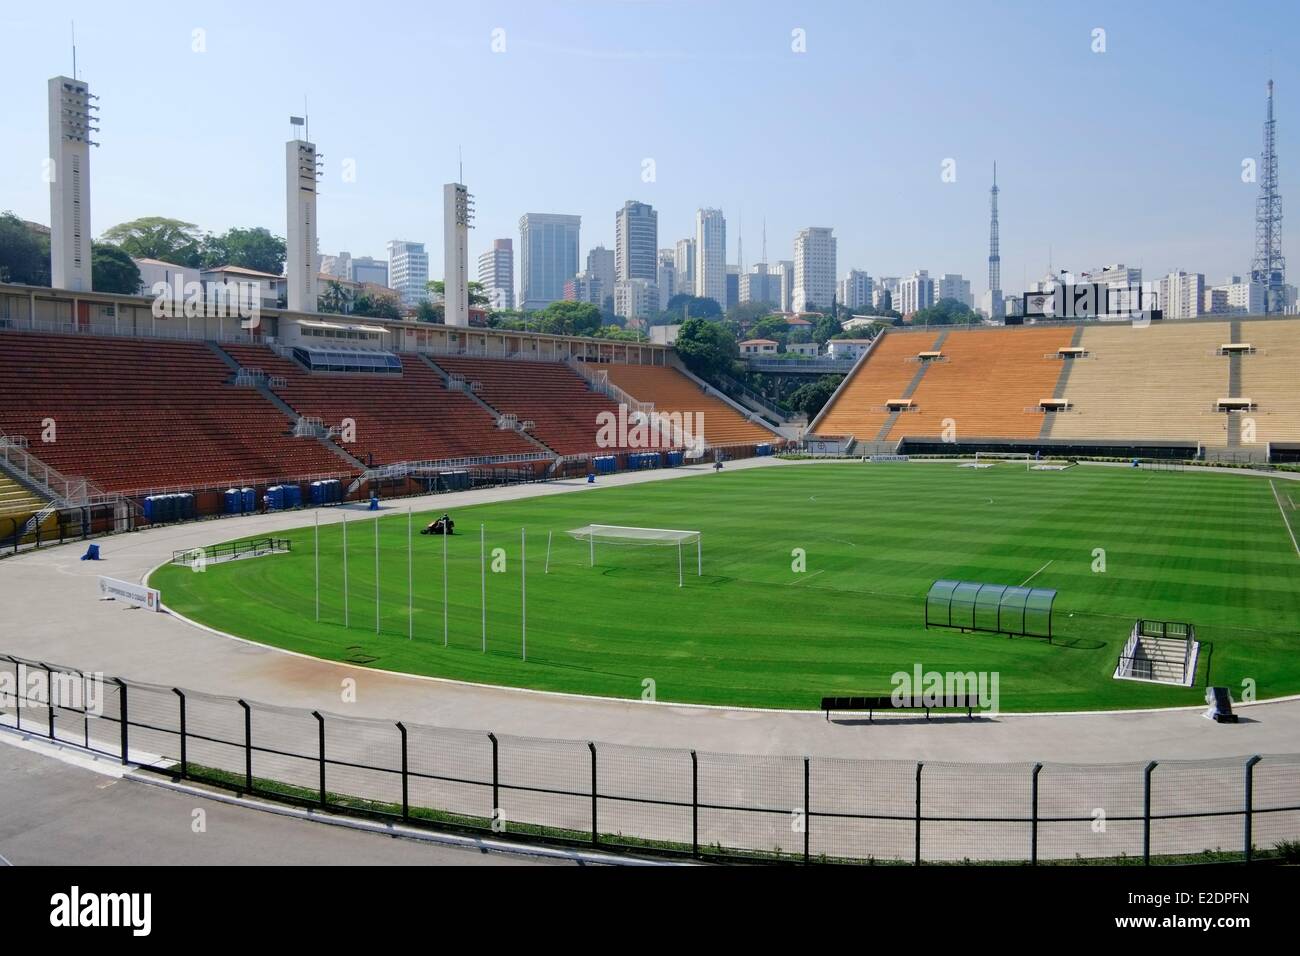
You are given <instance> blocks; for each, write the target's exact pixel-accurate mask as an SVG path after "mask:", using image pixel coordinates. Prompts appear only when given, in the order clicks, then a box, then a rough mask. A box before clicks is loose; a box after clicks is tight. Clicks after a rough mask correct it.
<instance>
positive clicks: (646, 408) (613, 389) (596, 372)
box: [564, 357, 655, 415]
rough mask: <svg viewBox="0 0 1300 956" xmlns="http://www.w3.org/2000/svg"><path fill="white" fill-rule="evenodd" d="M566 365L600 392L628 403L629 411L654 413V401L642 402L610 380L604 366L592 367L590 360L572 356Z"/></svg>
mask: <svg viewBox="0 0 1300 956" xmlns="http://www.w3.org/2000/svg"><path fill="white" fill-rule="evenodd" d="M564 364H565V365H567V366H569V368H571V369H573V371H575V372H577V373H578V374H579V375H581V376H582V377H583V378H584V379H586V381H587V382H588V384H590V385H591V387H592V388H594V389H595V390H596V391H598V392H600V393H601V394H602V395H604V396H605V397H606V398H608V399H610V400H611V401H614V402H617V403H619V404H620V405H626V406H627V408H628V411H633V412H644V413H645V414H646V415H653V414H654V411H655V405H654V402H642V401H640V400H638V399H635V398H633V397H632V396H631V395H629V394H628V393H627V392H625V391H623V390H622V389H621V388H619V387H618V386H617V385H615V384H614V383H613V382H611V381H610V380H609V370H608V369H603V368H599V367H597V368H592V367H591V363H589V362H579V361H578V360H577V359H574V358H572V357H570V358H568V359H566V360H565V362H564Z"/></svg>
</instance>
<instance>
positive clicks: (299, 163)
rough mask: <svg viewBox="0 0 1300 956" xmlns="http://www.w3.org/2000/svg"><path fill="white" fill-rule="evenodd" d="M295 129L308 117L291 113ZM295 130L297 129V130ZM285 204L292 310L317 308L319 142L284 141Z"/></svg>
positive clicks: (287, 270) (290, 119) (296, 138)
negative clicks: (317, 150)
mask: <svg viewBox="0 0 1300 956" xmlns="http://www.w3.org/2000/svg"><path fill="white" fill-rule="evenodd" d="M289 122H290V123H291V124H292V125H293V126H294V127H295V128H296V127H299V126H303V127H305V126H306V117H302V116H291V117H289ZM295 131H296V130H295ZM284 159H285V205H286V207H287V208H286V215H287V217H288V231H287V233H286V236H287V238H286V243H285V245H286V250H285V253H286V254H285V260H286V261H285V272H286V273H287V283H288V296H287V302H286V305H287V306H288V309H289V311H290V312H315V311H317V303H316V295H317V288H316V286H317V278H316V277H317V274H318V273H319V272H320V263H319V258H320V252H319V250H318V249H317V240H316V183H317V181H318V180H319V179H320V174H321V155H320V154H319V153H317V152H316V144H315V143H312V142H310V141H309V140H307V139H299V138H298V137H297V136H296V135H295V136H294V138H293V139H291V140H289V141H288V142H287V143H285V144H284Z"/></svg>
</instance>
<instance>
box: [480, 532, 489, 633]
mask: <svg viewBox="0 0 1300 956" xmlns="http://www.w3.org/2000/svg"><path fill="white" fill-rule="evenodd" d="M478 576H479V600H480V602H481V603H482V605H483V653H484V654H486V653H487V530H486V529H485V527H484V526H483V525H481V524H480V525H479V526H478Z"/></svg>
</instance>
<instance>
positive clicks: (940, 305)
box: [912, 299, 983, 325]
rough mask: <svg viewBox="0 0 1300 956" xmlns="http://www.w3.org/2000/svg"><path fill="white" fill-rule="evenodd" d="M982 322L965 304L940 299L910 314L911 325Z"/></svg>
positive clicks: (977, 314)
mask: <svg viewBox="0 0 1300 956" xmlns="http://www.w3.org/2000/svg"><path fill="white" fill-rule="evenodd" d="M981 321H983V320H982V319H981V318H980V316H979V313H977V312H973V311H971V309H970V308H968V307H967V305H966V303H965V302H959V301H957V300H956V299H940V300H939V301H938V302H936V303H935V304H934V305H932V306H930V307H929V308H925V309H918V310H917V311H916V312H913V313H912V324H913V325H973V324H975V323H978V322H981Z"/></svg>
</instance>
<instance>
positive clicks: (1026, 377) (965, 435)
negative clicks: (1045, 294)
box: [868, 326, 1074, 441]
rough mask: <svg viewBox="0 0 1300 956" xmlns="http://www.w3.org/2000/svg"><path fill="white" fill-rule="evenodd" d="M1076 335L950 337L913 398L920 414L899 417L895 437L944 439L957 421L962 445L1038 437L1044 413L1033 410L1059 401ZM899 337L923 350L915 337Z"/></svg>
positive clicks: (1063, 330)
mask: <svg viewBox="0 0 1300 956" xmlns="http://www.w3.org/2000/svg"><path fill="white" fill-rule="evenodd" d="M886 335H887V338H886V343H887V342H888V333H886ZM1073 335H1074V329H1073V328H1071V327H1068V326H1066V327H1059V326H1050V327H1049V326H1044V327H1041V328H1034V327H1030V328H1014V327H1013V328H1003V329H964V330H956V331H952V332H949V333H948V335H947V336H946V337H945V338H944V340H943V345H942V352H943V361H937V362H927V363H926V366H927V367H926V370H925V374H924V375H923V376H921V379H920V382H919V384H918V385H917V387H916V390H915V391H914V392H913V393H912V395H911V396H910V397H911V399H912V401H913V404H914V405H915V406H916V411H915V412H905V413H903V414H902V415H899V417H898V420H897V421H896V422H895V423H894V426H893V428H892V429H890V432H889V435H888V436H887V437H888V438H889V439H891V440H898V439H900V438H904V437H908V436H913V437H918V438H919V437H940V436H942V435H943V433H944V428H945V424H944V423H945V421H947V420H951V421H952V422H953V423H954V424H955V427H956V433H955V434H956V439H957V440H958V441H962V440H965V439H970V438H995V437H996V438H1016V439H1030V438H1037V437H1038V435H1039V432H1040V431H1041V429H1042V427H1043V415H1042V413H1041V412H1030V411H1027V409H1030V408H1037V407H1038V403H1039V402H1040V401H1041V400H1042V399H1044V398H1050V397H1051V396H1052V393H1053V390H1054V389H1055V388H1056V381H1057V379H1058V378H1059V377H1060V374H1061V362H1062V361H1064V360H1063V359H1059V358H1057V357H1056V353H1057V350H1058V349H1060V348H1063V347H1067V346H1069V344H1070V339H1071V337H1072V336H1073ZM897 337H898V338H899V339H907V340H908V341H910V342H913V343H916V344H919V340H918V337H917V336H916V335H915V334H913V335H899V336H897ZM886 343H882V344H886ZM870 361H871V360H870V359H869V360H868V363H870ZM1070 361H1074V360H1070ZM912 368H913V369H915V368H916V365H912ZM891 397H893V396H891ZM1071 401H1073V396H1071Z"/></svg>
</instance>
